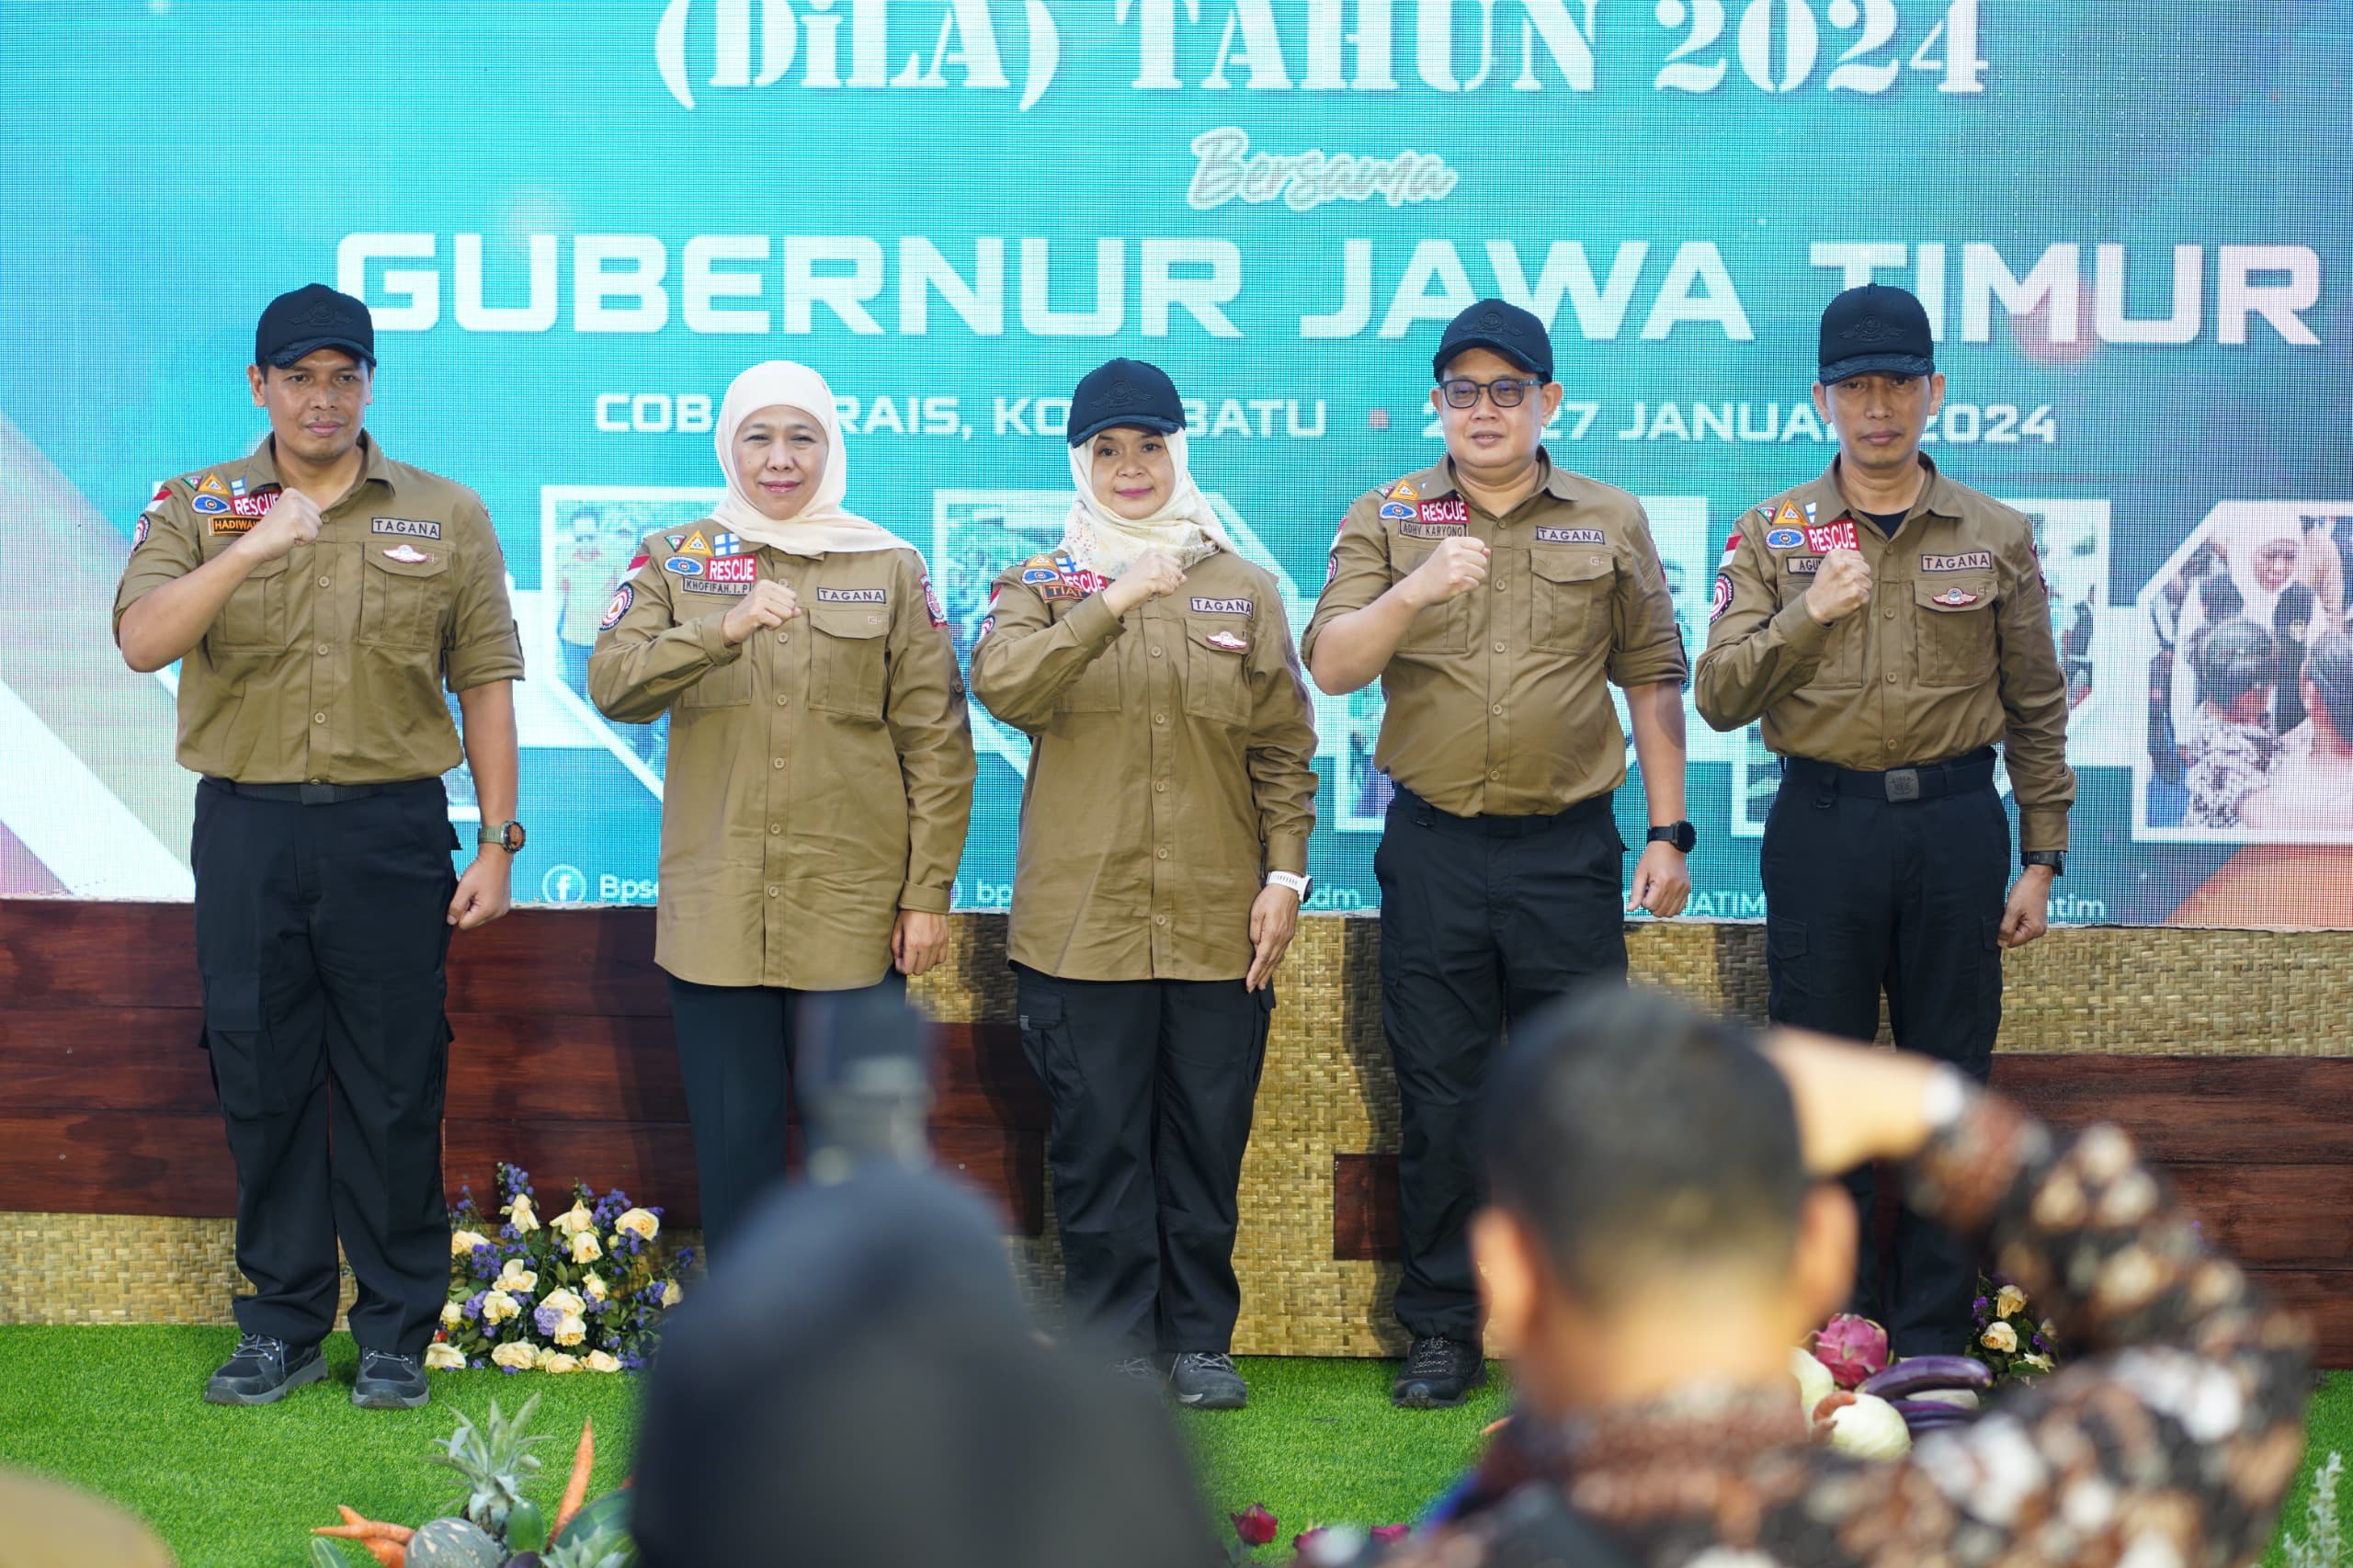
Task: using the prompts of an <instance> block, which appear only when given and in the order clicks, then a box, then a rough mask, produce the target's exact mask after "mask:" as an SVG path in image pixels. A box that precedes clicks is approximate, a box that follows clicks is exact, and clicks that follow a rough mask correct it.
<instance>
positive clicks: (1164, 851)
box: [1152, 844, 1168, 860]
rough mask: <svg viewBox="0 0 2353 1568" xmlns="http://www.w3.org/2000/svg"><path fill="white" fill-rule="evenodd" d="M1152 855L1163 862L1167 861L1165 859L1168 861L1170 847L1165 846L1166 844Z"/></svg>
mask: <svg viewBox="0 0 2353 1568" xmlns="http://www.w3.org/2000/svg"><path fill="white" fill-rule="evenodd" d="M1152 853H1153V855H1154V858H1157V859H1162V860H1165V859H1167V858H1168V846H1166V845H1165V844H1164V845H1162V846H1160V847H1159V848H1157V849H1155V850H1154V851H1153V852H1152Z"/></svg>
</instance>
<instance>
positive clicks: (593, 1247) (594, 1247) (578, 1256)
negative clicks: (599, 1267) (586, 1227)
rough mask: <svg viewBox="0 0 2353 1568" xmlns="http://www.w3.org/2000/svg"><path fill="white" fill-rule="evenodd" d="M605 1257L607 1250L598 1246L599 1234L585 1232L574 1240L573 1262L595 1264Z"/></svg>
mask: <svg viewBox="0 0 2353 1568" xmlns="http://www.w3.org/2000/svg"><path fill="white" fill-rule="evenodd" d="M602 1256H605V1249H604V1248H603V1247H602V1246H600V1245H598V1244H597V1234H596V1233H595V1232H593V1231H583V1232H581V1233H579V1234H578V1235H576V1236H574V1237H573V1238H572V1261H573V1262H574V1263H594V1262H596V1261H597V1259H598V1258H600V1257H602Z"/></svg>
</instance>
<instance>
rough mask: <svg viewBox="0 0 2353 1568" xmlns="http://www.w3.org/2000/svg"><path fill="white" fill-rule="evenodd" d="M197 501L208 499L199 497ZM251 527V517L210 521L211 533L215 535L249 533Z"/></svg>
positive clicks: (222, 518)
mask: <svg viewBox="0 0 2353 1568" xmlns="http://www.w3.org/2000/svg"><path fill="white" fill-rule="evenodd" d="M197 499H198V500H199V501H203V500H207V499H209V497H207V496H202V495H199V496H198V497H197ZM253 526H254V520H253V519H252V518H251V517H225V516H224V517H215V518H213V519H212V531H213V532H214V533H216V534H241V533H244V532H247V531H249V530H250V529H251V528H253Z"/></svg>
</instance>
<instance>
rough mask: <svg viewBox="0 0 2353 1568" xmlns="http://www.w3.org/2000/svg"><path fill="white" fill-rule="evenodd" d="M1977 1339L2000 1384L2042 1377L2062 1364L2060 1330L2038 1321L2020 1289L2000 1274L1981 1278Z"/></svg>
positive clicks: (1976, 1306) (1981, 1356) (1975, 1348)
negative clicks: (2060, 1357)
mask: <svg viewBox="0 0 2353 1568" xmlns="http://www.w3.org/2000/svg"><path fill="white" fill-rule="evenodd" d="M1973 1311H1974V1314H1975V1317H1976V1328H1975V1330H1974V1333H1975V1335H1976V1340H1975V1343H1974V1345H1973V1346H1972V1354H1973V1355H1974V1356H1975V1357H1976V1358H1978V1359H1979V1360H1981V1361H1983V1362H1984V1363H1985V1366H1986V1368H1987V1369H1988V1370H1990V1371H1992V1373H1993V1374H1994V1381H1995V1382H1996V1383H2004V1382H2009V1381H2025V1380H2028V1379H2032V1378H2039V1377H2040V1376H2042V1375H2043V1374H2044V1373H2045V1372H2048V1371H2050V1370H2051V1369H2052V1367H2054V1366H2056V1365H2057V1364H2058V1357H2059V1333H2058V1330H2056V1329H2054V1328H2052V1326H2051V1325H2050V1324H2048V1323H2040V1322H2037V1321H2036V1319H2035V1316H2034V1312H2033V1310H2032V1308H2031V1307H2030V1305H2029V1302H2028V1301H2027V1299H2026V1292H2025V1291H2024V1290H2019V1289H2018V1287H2017V1286H2016V1285H2014V1284H2012V1283H2010V1281H2009V1280H2007V1279H2006V1278H2003V1277H2002V1276H2000V1275H1998V1274H1997V1275H1995V1276H1994V1277H1993V1278H1986V1277H1985V1276H1984V1275H1980V1276H1978V1278H1977V1300H1976V1301H1975V1302H1974V1303H1973Z"/></svg>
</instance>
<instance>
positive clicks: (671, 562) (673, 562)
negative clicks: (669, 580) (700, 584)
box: [662, 555, 702, 577]
mask: <svg viewBox="0 0 2353 1568" xmlns="http://www.w3.org/2000/svg"><path fill="white" fill-rule="evenodd" d="M662 570H664V571H665V572H676V574H678V575H679V576H681V577H699V576H701V575H702V562H699V561H697V560H696V559H695V558H694V557H693V556H691V555H673V556H671V557H670V558H669V559H668V560H666V561H665V562H662Z"/></svg>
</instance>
